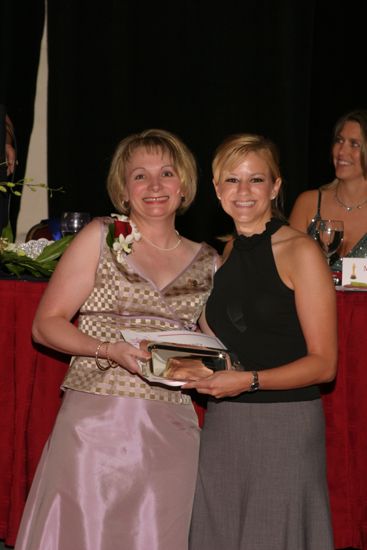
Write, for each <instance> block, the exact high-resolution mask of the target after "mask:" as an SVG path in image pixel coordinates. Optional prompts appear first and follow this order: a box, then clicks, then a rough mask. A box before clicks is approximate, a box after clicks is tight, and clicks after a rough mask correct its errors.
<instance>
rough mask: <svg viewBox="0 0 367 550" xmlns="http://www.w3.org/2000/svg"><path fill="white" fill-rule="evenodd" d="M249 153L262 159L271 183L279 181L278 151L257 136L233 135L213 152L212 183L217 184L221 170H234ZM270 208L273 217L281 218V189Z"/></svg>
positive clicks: (269, 142) (261, 137)
mask: <svg viewBox="0 0 367 550" xmlns="http://www.w3.org/2000/svg"><path fill="white" fill-rule="evenodd" d="M249 153H258V154H260V155H261V156H262V157H263V158H264V160H265V161H266V163H267V165H268V166H269V169H270V174H271V178H272V180H273V182H275V180H276V179H278V178H280V179H281V173H280V165H279V154H278V149H277V147H276V145H275V144H274V143H273V142H272V141H271V140H270V139H267V138H265V137H263V136H260V135H257V134H234V135H231V136H229V137H227V138H226V139H225V140H224V141H223V142H222V143H221V144H220V145H219V147H218V148H217V149H216V151H215V154H214V158H213V162H212V171H213V178H214V182H215V183H216V184H218V183H219V180H220V177H221V174H222V172H223V170H226V169H229V170H230V169H231V168H234V167H235V166H237V165H238V164H239V163H240V162H241V160H243V159H244V157H246V156H247V155H248V154H249ZM271 207H272V214H273V215H274V216H276V217H283V214H282V210H283V197H282V188H280V191H279V193H278V195H277V196H276V197H275V199H273V200H272V201H271Z"/></svg>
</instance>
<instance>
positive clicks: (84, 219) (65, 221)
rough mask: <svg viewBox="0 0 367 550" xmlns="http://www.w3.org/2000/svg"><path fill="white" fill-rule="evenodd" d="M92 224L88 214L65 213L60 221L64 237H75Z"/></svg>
mask: <svg viewBox="0 0 367 550" xmlns="http://www.w3.org/2000/svg"><path fill="white" fill-rule="evenodd" d="M89 222H90V214H89V213H88V212H63V213H62V215H61V220H60V229H61V233H62V236H63V237H65V236H66V235H74V234H75V233H77V232H78V231H79V230H80V229H81V228H82V227H84V226H85V225H87V223H89Z"/></svg>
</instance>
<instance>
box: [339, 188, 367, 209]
mask: <svg viewBox="0 0 367 550" xmlns="http://www.w3.org/2000/svg"><path fill="white" fill-rule="evenodd" d="M338 188H339V183H338V185H337V186H336V189H335V193H334V199H335V200H336V202H337V203H338V204H339V206H341V207H342V208H344V210H346V211H347V212H351V211H352V210H360V209H361V208H362V207H363V206H364V205H365V204H367V199H364V201H362V202H360V203H359V204H355V205H353V206H348V205H347V204H344V202H343V201H341V200H340V199H339V197H338Z"/></svg>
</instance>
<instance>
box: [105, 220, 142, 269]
mask: <svg viewBox="0 0 367 550" xmlns="http://www.w3.org/2000/svg"><path fill="white" fill-rule="evenodd" d="M111 217H112V218H115V219H114V221H113V223H111V224H110V225H109V228H108V234H107V239H106V241H107V244H108V246H109V247H110V248H111V250H113V252H114V253H115V255H116V259H117V261H118V262H119V263H120V264H121V263H123V257H124V256H125V255H127V254H131V252H132V248H133V244H134V241H140V239H141V235H140V233H139V231H138V229H137V227H136V225H135V224H134V223H133V222H132V221H131V220H130V219H129V218H128V217H127V216H124V215H122V214H111Z"/></svg>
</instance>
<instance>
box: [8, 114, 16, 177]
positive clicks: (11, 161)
mask: <svg viewBox="0 0 367 550" xmlns="http://www.w3.org/2000/svg"><path fill="white" fill-rule="evenodd" d="M5 159H6V173H7V175H8V176H11V175H12V174H13V173H14V170H15V164H16V160H17V158H16V151H15V134H14V126H13V123H12V121H11V120H10V118H9V116H8V115H7V114H6V115H5Z"/></svg>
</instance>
